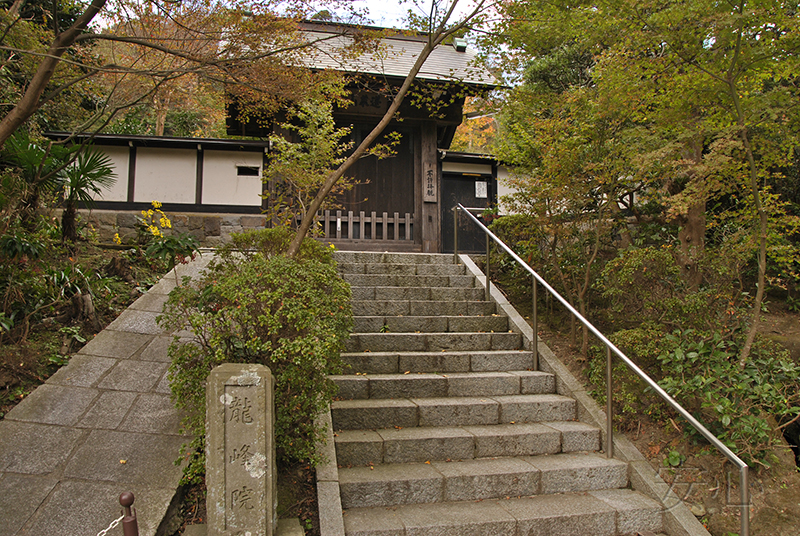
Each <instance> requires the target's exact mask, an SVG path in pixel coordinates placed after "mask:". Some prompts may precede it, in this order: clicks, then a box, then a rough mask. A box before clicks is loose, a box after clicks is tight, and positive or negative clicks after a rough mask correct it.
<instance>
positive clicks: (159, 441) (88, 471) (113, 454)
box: [64, 430, 186, 493]
mask: <svg viewBox="0 0 800 536" xmlns="http://www.w3.org/2000/svg"><path fill="white" fill-rule="evenodd" d="M80 432H81V433H84V432H85V431H84V430H80ZM185 442H186V439H185V438H184V437H182V436H178V435H174V436H165V435H153V434H142V433H131V432H120V431H114V430H92V431H91V432H90V433H89V434H88V436H87V437H86V440H85V441H84V442H83V444H82V445H81V446H80V447H79V448H77V449H76V450H75V451H74V453H73V454H72V457H71V458H70V460H69V462H68V463H67V466H66V468H65V469H64V477H65V478H67V479H76V480H81V479H85V478H87V475H91V478H92V479H94V480H104V481H106V482H118V483H121V484H126V485H134V486H142V487H144V486H148V487H151V488H160V489H170V488H171V489H172V490H173V493H174V491H175V489H176V488H177V485H178V482H179V481H180V478H181V468H180V467H179V466H176V465H175V464H174V463H172V462H173V461H174V460H175V459H176V458H178V455H179V450H180V447H181V445H182V444H183V443H185Z"/></svg>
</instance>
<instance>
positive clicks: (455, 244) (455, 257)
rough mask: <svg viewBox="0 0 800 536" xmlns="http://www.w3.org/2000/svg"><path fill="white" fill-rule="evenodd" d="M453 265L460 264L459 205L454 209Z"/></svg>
mask: <svg viewBox="0 0 800 536" xmlns="http://www.w3.org/2000/svg"><path fill="white" fill-rule="evenodd" d="M453 263H454V264H458V205H456V206H454V207H453Z"/></svg>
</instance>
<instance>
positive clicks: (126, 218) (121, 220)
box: [116, 212, 141, 229]
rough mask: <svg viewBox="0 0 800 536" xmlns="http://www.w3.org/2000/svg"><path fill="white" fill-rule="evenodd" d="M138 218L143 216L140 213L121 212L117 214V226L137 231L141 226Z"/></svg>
mask: <svg viewBox="0 0 800 536" xmlns="http://www.w3.org/2000/svg"><path fill="white" fill-rule="evenodd" d="M137 216H141V214H139V213H136V214H134V213H132V212H120V213H119V214H117V222H116V223H117V225H119V226H120V227H129V228H131V229H135V228H136V227H137V226H138V225H139V221H138V220H137V219H136V218H137Z"/></svg>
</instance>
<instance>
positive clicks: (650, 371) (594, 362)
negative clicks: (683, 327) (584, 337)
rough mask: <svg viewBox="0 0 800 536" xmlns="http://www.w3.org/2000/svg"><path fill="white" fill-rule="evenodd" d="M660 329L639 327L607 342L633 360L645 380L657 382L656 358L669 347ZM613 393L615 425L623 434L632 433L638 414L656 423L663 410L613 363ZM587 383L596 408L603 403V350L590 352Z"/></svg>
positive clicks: (636, 380) (623, 368)
mask: <svg viewBox="0 0 800 536" xmlns="http://www.w3.org/2000/svg"><path fill="white" fill-rule="evenodd" d="M664 335H665V333H664V331H663V330H662V329H661V327H660V326H657V325H653V324H643V325H641V326H639V327H637V328H633V329H626V330H621V331H617V332H616V333H614V334H613V335H611V336H609V340H610V341H611V342H612V343H614V345H615V346H616V347H617V348H619V349H620V350H622V351H623V352H624V353H625V355H627V356H628V357H629V358H631V359H632V360H633V362H634V363H636V364H637V365H638V366H639V368H641V369H642V370H644V371H645V372H646V373H647V375H648V376H650V377H654V378H660V371H659V369H660V365H659V363H658V356H659V355H661V353H662V352H664V351H665V350H667V349H668V348H669V346H668V344H671V343H670V342H669V341H667V340H666V339H665V338H664ZM612 379H613V389H612V397H613V399H614V400H613V402H614V415H615V419H616V420H615V422H616V423H617V424H618V425H619V427H620V428H621V429H623V430H628V429H632V428H633V427H634V426H635V424H636V422H638V418H639V416H640V415H642V414H645V413H646V414H648V415H650V416H651V417H653V418H654V419H655V420H660V419H661V417H662V412H663V411H664V409H665V406H664V405H663V404H662V403H661V398H660V397H658V395H656V394H654V393H651V392H648V390H647V388H646V384H645V383H644V382H643V381H642V380H641V379H640V378H639V377H638V376H637V375H636V374H634V373H633V371H631V369H629V368H628V366H627V365H625V364H624V363H622V362H621V361H620V360H619V359H618V358H616V357H614V359H613V370H612ZM589 381H591V382H592V384H593V385H594V386H595V390H594V391H593V393H592V394H593V396H594V397H595V399H597V401H598V402H599V403H600V404H605V403H606V349H605V346H602V347H600V346H595V347H593V348H592V353H591V358H590V360H589Z"/></svg>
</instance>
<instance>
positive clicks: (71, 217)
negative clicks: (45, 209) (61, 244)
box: [61, 203, 78, 243]
mask: <svg viewBox="0 0 800 536" xmlns="http://www.w3.org/2000/svg"><path fill="white" fill-rule="evenodd" d="M77 213H78V211H77V209H76V208H75V204H74V203H67V205H66V206H65V207H64V212H62V213H61V240H62V241H68V242H73V243H74V242H76V241H77V240H78V230H77V228H76V227H75V215H76V214H77Z"/></svg>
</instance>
